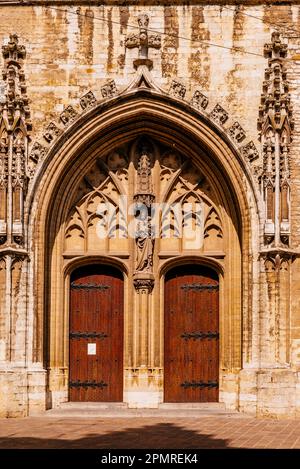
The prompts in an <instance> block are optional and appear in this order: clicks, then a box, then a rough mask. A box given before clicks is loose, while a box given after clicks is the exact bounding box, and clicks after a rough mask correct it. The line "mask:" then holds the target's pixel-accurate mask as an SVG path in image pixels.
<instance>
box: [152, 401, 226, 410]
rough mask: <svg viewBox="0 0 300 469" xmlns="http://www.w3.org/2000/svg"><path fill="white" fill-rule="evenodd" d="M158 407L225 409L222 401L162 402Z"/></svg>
mask: <svg viewBox="0 0 300 469" xmlns="http://www.w3.org/2000/svg"><path fill="white" fill-rule="evenodd" d="M158 408H159V409H177V410H182V409H197V410H225V404H223V402H163V403H162V404H159V406H158Z"/></svg>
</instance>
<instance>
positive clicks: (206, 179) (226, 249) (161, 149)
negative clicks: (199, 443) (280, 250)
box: [50, 135, 241, 407]
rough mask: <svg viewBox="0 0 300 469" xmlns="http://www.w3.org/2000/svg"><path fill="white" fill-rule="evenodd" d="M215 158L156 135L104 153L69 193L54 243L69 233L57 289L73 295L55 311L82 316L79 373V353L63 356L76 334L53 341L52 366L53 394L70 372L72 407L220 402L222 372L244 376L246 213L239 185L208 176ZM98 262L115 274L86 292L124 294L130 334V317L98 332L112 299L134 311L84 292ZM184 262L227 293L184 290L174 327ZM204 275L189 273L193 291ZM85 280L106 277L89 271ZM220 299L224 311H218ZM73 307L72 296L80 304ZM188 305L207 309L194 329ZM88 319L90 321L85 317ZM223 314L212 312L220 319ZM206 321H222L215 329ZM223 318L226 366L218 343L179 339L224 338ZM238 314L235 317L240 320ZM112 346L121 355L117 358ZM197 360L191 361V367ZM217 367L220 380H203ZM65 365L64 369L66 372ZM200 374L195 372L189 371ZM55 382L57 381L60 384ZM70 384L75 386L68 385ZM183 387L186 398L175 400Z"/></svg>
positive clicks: (55, 258) (76, 345)
mask: <svg viewBox="0 0 300 469" xmlns="http://www.w3.org/2000/svg"><path fill="white" fill-rule="evenodd" d="M205 158H206V155H205V153H204V152H202V150H201V149H199V147H198V149H197V154H195V155H192V156H191V155H190V154H189V153H187V152H186V153H185V151H184V150H183V149H182V150H179V148H178V149H177V148H176V147H174V145H172V143H171V144H170V145H167V144H166V143H163V142H161V141H159V140H158V139H154V138H152V137H150V136H149V135H140V136H138V137H137V138H135V139H132V140H127V141H125V142H124V143H123V144H122V145H119V146H116V147H115V148H114V149H112V150H110V151H109V152H107V153H106V154H105V153H102V154H101V149H100V150H99V147H98V150H95V153H94V156H93V159H91V163H89V165H86V168H85V170H84V171H83V170H80V171H78V172H76V178H77V179H76V180H74V177H71V178H70V183H67V185H66V187H65V188H64V191H65V193H68V197H67V198H65V199H64V200H65V206H63V211H62V218H61V221H60V223H59V225H58V226H57V228H55V229H54V228H53V230H52V233H53V232H55V230H56V232H57V235H56V236H55V237H54V238H53V246H52V248H51V256H52V270H51V272H52V274H51V275H52V279H53V280H54V279H55V278H56V280H55V282H56V284H57V285H59V284H64V285H65V289H63V288H62V289H58V290H57V292H56V295H55V297H54V302H55V304H57V309H59V307H58V305H61V304H63V303H64V304H65V307H66V312H65V315H64V317H65V318H66V320H68V316H69V313H70V319H69V321H70V325H71V330H70V334H71V336H70V344H71V347H70V363H69V361H66V359H65V357H68V355H69V354H68V346H64V347H63V348H62V346H61V344H65V343H67V344H68V342H69V340H68V339H69V337H67V336H66V335H65V336H64V335H63V331H66V330H67V327H65V326H64V327H61V328H58V327H57V329H56V330H55V331H56V332H55V333H53V334H52V342H51V347H50V363H53V365H52V366H51V367H50V368H51V372H50V382H51V383H53V389H54V388H55V387H56V388H57V387H58V386H57V375H58V374H59V373H61V370H62V369H66V370H68V369H69V368H70V370H69V381H70V394H69V398H70V399H72V400H107V401H108V400H115V401H117V400H119V401H120V400H122V399H123V400H124V401H125V402H128V403H129V405H130V406H132V407H145V406H146V407H153V406H154V407H155V406H157V405H158V403H159V402H163V400H166V401H216V400H218V397H219V395H220V396H221V392H222V387H221V384H220V383H219V362H220V365H221V366H222V369H223V370H224V369H226V367H228V368H231V369H232V368H233V367H236V368H238V367H239V366H240V322H239V319H238V318H239V311H240V284H239V282H233V281H232V278H233V276H234V278H238V276H239V275H240V274H239V272H240V268H241V265H240V244H239V238H238V227H237V226H236V219H237V217H236V215H235V214H234V212H233V213H231V211H233V210H234V208H233V207H234V204H233V203H232V201H231V196H230V194H229V193H226V194H223V193H221V191H222V190H224V191H226V188H227V187H228V186H227V185H226V184H219V181H220V180H221V178H222V176H221V175H218V177H216V176H215V174H214V173H213V172H211V173H210V171H209V170H208V168H207V166H205V165H203V166H202V161H204V159H205ZM209 161H211V160H209ZM71 179H72V180H71ZM217 182H218V187H216V183H217ZM68 184H70V186H68ZM62 220H63V222H62ZM233 259H234V262H233ZM91 264H95V265H98V266H99V265H102V266H103V269H104V270H103V271H101V272H100V271H99V273H98V274H97V275H96V277H95V278H92V277H91V278H90V280H88V281H86V280H84V281H83V280H81V277H80V276H79V277H78V279H79V280H78V281H79V283H81V282H83V283H93V284H94V283H95V284H96V283H97V282H98V281H99V282H100V283H101V284H102V283H103V284H105V285H108V286H110V287H111V288H120V289H121V288H122V289H123V291H124V327H123V326H121V322H122V321H121V318H120V321H119V319H118V320H117V319H116V318H112V319H111V320H112V321H113V324H114V325H111V324H110V323H109V321H108V318H107V317H103V318H102V317H101V321H100V322H99V323H97V319H96V316H95V318H94V319H95V321H96V322H95V323H94V322H93V321H94V319H93V315H94V314H95V313H96V311H97V309H98V310H99V311H100V313H101V314H102V312H103V314H104V311H102V306H101V305H102V303H103V302H104V303H105V301H107V308H108V309H107V311H106V312H107V313H108V314H109V315H110V314H111V313H109V309H110V308H111V311H113V310H114V308H115V307H119V308H120V309H119V310H118V311H119V313H120V314H121V315H122V310H121V303H120V302H119V303H118V301H119V300H118V301H117V297H120V294H121V293H120V290H118V293H116V294H114V293H112V296H111V292H112V290H111V289H110V290H108V289H106V290H101V289H96V288H95V289H91V291H88V289H87V290H85V289H84V288H83V287H82V288H81V287H79V288H78V286H76V282H77V280H76V282H75V277H74V275H75V274H72V272H74V271H75V272H78V271H76V269H77V268H79V267H80V268H81V267H82V266H87V265H91ZM178 264H185V265H191V264H193V266H194V265H198V266H200V265H201V266H202V267H201V269H200V270H199V272H198V274H197V275H200V277H201V275H202V276H205V275H206V277H207V278H206V280H205V279H204V277H203V278H202V277H201V278H200V277H199V279H198V280H199V282H202V281H203V282H204V283H205V282H206V283H207V282H208V283H213V284H215V282H216V278H220V292H219V293H217V290H216V291H215V290H212V291H211V292H209V293H208V291H206V292H205V291H192V290H185V289H183V288H181V286H183V285H179V284H178V288H179V290H180V294H181V295H182V298H181V299H180V298H179V297H178V296H177V297H176V298H177V300H176V301H178V305H177V306H178V308H179V309H178V308H177V307H176V308H177V309H176V317H177V319H176V320H175V319H174V321H175V322H174V321H173V322H172V318H171V317H169V316H168V315H167V311H169V309H170V308H171V309H172V308H173V307H175V305H173V303H172V301H174V300H175V297H174V298H172V297H170V295H169V293H168V291H169V288H173V287H171V284H172V282H173V280H171V279H170V276H169V274H168V272H169V271H170V269H171V270H172V268H173V267H176V266H177V265H178ZM108 266H115V267H117V268H118V269H120V271H122V272H123V275H124V284H123V286H121V284H122V282H121V280H118V286H114V285H113V284H111V283H109V282H111V281H112V279H111V280H109V278H108V277H106V278H105V281H104V280H103V279H102V277H101V276H102V275H104V274H106V275H109V272H110V270H109V269H111V267H110V268H109V267H108ZM205 266H206V267H205ZM209 266H210V268H212V269H213V271H214V272H217V273H216V274H214V275H215V276H214V275H213V274H209V275H208V274H207V272H210V270H209V269H208V267H209ZM191 268H194V267H191ZM105 269H107V270H105ZM203 269H204V270H203ZM205 269H206V270H205ZM207 269H208V270H207ZM193 272H194V271H192V270H191V271H190V272H189V270H188V269H187V271H186V274H187V275H190V276H192V277H191V278H190V280H191V281H192V282H194V280H195V282H196V283H198V280H197V279H196V277H197V275H196V274H195V275H196V277H195V278H194V277H193V275H194V273H193ZM76 275H77V274H76ZM78 275H79V274H78ZM80 275H81V274H80ZM82 275H83V274H82ZM84 275H94V274H93V271H89V273H86V272H85V274H84ZM207 275H208V276H207ZM165 276H166V290H165ZM176 278H177V277H176ZM185 280H186V282H185ZM114 281H116V280H115V279H114ZM178 281H179V280H178V279H177V280H176V282H178ZM74 282H75V283H74ZM184 282H185V283H189V279H185V278H184ZM217 283H218V282H217ZM70 284H71V291H70V294H69V292H68V291H69V286H70ZM229 286H230V288H229ZM213 288H214V286H213ZM229 290H230V291H229ZM64 291H65V293H63V292H64ZM164 291H165V292H166V298H165V300H164ZM219 294H220V310H219V311H218V307H217V303H216V302H217V298H218V295H219ZM63 295H64V296H63ZM168 295H169V299H167V298H168ZM210 295H211V296H210ZM216 295H217V296H216ZM64 298H70V300H71V304H69V302H68V301H67V300H65V299H64ZM186 298H194V300H195V304H194V305H193V306H192V308H194V309H195V311H193V314H192V315H194V319H193V320H191V322H190V323H186V322H185V319H184V317H185V316H187V315H190V312H189V311H187V310H186V308H187V307H188V306H186V305H185V299H186ZM194 300H193V301H194ZM206 300H207V301H206ZM211 300H213V301H214V302H215V303H213V304H212V305H210V303H209V302H210V301H211ZM110 301H112V303H110ZM115 301H116V302H117V303H118V304H117V303H115ZM203 301H204V303H205V302H207V305H206V306H207V308H208V309H207V311H206V310H204V309H205V304H204V303H203V305H202V302H203ZM98 303H99V305H100V306H99V307H98ZM104 303H103V304H104ZM168 303H169V304H168ZM55 304H54V303H53V311H54V312H53V315H52V318H53V322H52V324H53V325H54V324H59V321H60V323H61V321H62V319H61V318H62V317H61V316H60V317H59V319H58V322H55V310H56V308H55ZM179 305H180V307H179ZM85 308H88V309H89V314H90V315H91V317H90V319H89V320H90V321H91V322H89V323H87V322H85V321H86V316H85V315H86V314H87V310H85ZM203 308H204V309H203ZM81 309H82V311H83V313H82V318H80V317H79V315H78V314H77V313H76V310H80V311H81ZM164 309H165V310H166V316H164ZM196 309H197V312H199V313H200V310H201V311H202V313H203V315H202V317H201V318H198V317H196V313H197V312H196ZM211 309H212V313H210V312H209V311H210V310H211ZM225 311H226V315H225ZM119 313H118V314H119ZM206 314H209V315H210V318H209V319H208V318H206V316H205V315H206ZM218 314H219V315H220V328H221V329H220V330H221V331H222V334H221V335H220V351H221V353H220V357H219V355H218V350H219V340H218V337H217V335H216V336H215V337H210V336H209V337H207V338H204V337H197V338H196V337H192V338H191V339H188V338H187V337H186V338H181V337H179V338H178V335H179V336H181V335H182V334H183V335H184V334H185V333H186V334H187V335H188V334H190V333H194V332H196V333H198V332H199V331H200V332H203V333H205V334H208V333H210V332H212V333H213V334H218V330H219V329H218ZM233 315H234V318H235V319H234V320H230V317H233ZM212 316H214V318H213V317H212ZM74 321H78V323H77V322H74ZM81 321H82V322H81ZM115 321H116V324H115ZM202 321H204V322H202ZM205 321H206V322H207V323H206V322H205ZM208 321H212V323H209V322H208ZM111 327H112V328H113V332H112V329H111ZM178 328H179V329H178ZM233 328H234V330H233ZM164 331H165V339H164ZM167 331H168V332H169V334H168V332H167ZM91 334H92V335H91ZM93 334H96V336H95V337H94V336H93ZM97 334H104V335H105V337H100V336H99V337H98V336H97ZM172 334H173V336H172ZM232 334H234V340H238V343H236V344H235V348H234V351H235V355H233V354H232V351H233V349H232V347H230V346H229V344H227V342H226V341H228V342H229V340H230V341H232V340H233V338H232V337H233V336H232ZM106 335H107V336H108V337H106ZM164 340H165V345H164ZM174 340H175V342H176V341H177V342H178V340H179V343H177V342H176V347H182V350H181V352H180V351H179V348H178V353H179V355H178V357H175V358H174V357H173V356H172V354H171V353H169V352H168V350H169V349H170V346H171V344H172V347H173V345H174V344H173V342H174ZM56 341H57V343H58V344H60V345H59V346H58V347H55V343H56ZM110 341H113V342H112V343H111V344H112V345H113V344H115V345H116V347H117V348H115V349H114V348H113V349H112V350H111V351H110V349H109V347H110ZM168 341H169V342H168ZM88 343H90V344H93V343H94V344H96V355H88V347H89V346H88ZM92 347H93V346H92V345H90V347H89V349H90V351H91V353H94V352H93V350H92ZM103 347H104V348H103ZM121 347H123V349H122V353H123V356H124V360H123V361H122V357H121V350H120V348H121ZM186 350H189V351H190V355H189V356H188V357H183V355H182V356H181V355H180V354H181V353H183V354H185V351H186ZM204 350H205V353H206V355H205V356H204V355H203V353H204V352H203V351H204ZM236 350H237V351H238V352H236ZM103 351H104V352H105V353H104V355H103ZM51 353H52V356H51ZM54 353H55V354H56V355H54ZM235 357H236V359H235ZM187 359H188V360H190V361H189V365H188V366H187V363H186V360H187ZM77 360H79V361H78V362H77ZM97 360H98V362H97ZM101 360H104V361H106V363H108V362H112V363H113V367H114V372H113V374H114V377H113V378H112V376H110V375H109V373H110V371H111V370H109V369H105V366H106V365H105V363H104V362H103V361H101ZM115 360H117V362H115ZM170 360H175V361H176V360H177V363H176V366H177V368H178V369H177V371H176V373H177V372H178V373H179V371H180V373H181V374H180V373H179V374H178V377H177V378H178V379H179V380H180V382H179V381H178V383H177V381H176V380H175V379H174V373H175V372H174V367H175V365H174V366H173V365H172V362H171V361H170ZM191 360H192V361H191ZM207 360H208V362H207V363H209V364H210V368H211V372H212V375H210V374H209V373H206V372H204V371H203V370H204V366H206V365H204V363H205V362H206V361H207ZM209 360H212V361H211V362H209ZM122 362H123V365H121V363H122ZM59 363H63V365H62V366H61V367H60V369H59V371H55V370H57V368H56V367H57V364H59ZM77 363H79V364H80V367H78V366H77ZM173 363H175V362H173ZM93 366H94V368H93ZM122 366H123V368H122ZM199 366H200V368H199ZM89 367H90V368H89ZM97 367H98V368H97ZM188 367H189V370H190V371H188V372H187V369H188ZM164 368H165V370H164ZM184 369H185V371H184V372H183V370H184ZM54 373H56V374H54ZM51 376H54V377H53V379H51ZM177 378H176V379H177ZM112 379H114V380H115V384H114V386H115V388H116V389H115V390H114V392H113V391H112V390H111V388H110V382H112V381H111V380H112ZM55 380H56V381H55ZM62 381H63V382H66V380H65V378H63V380H62ZM175 381H176V384H175ZM123 382H124V391H123V396H122V383H123ZM220 382H222V381H220ZM101 383H102V384H103V386H101ZM164 383H165V390H164ZM203 383H204V384H203ZM93 384H94V386H92V385H93ZM90 385H91V386H90ZM106 385H107V386H106ZM181 385H182V386H181ZM176 386H177V388H178V389H177V390H176V391H175V387H176ZM178 386H179V387H178ZM60 389H61V388H60ZM164 392H165V396H164ZM56 395H57V396H58V398H57V400H58V401H59V402H61V400H65V399H66V397H67V396H66V394H65V395H64V394H63V393H62V392H61V394H59V393H57V394H55V391H52V397H53V396H54V397H55V396H56ZM61 396H65V397H61Z"/></svg>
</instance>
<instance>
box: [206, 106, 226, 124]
mask: <svg viewBox="0 0 300 469" xmlns="http://www.w3.org/2000/svg"><path fill="white" fill-rule="evenodd" d="M210 117H211V119H213V120H214V121H215V122H217V123H218V124H221V125H223V124H225V122H226V121H227V119H228V113H227V112H226V111H225V109H223V108H222V106H220V104H216V106H215V107H214V109H213V110H212V111H211V113H210Z"/></svg>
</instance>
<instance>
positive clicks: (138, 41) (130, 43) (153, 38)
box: [125, 14, 161, 70]
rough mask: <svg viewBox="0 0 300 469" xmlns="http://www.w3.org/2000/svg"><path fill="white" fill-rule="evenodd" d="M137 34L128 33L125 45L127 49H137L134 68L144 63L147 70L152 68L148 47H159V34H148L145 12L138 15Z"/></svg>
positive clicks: (147, 21)
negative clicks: (137, 54) (137, 53)
mask: <svg viewBox="0 0 300 469" xmlns="http://www.w3.org/2000/svg"><path fill="white" fill-rule="evenodd" d="M138 25H139V34H130V35H129V36H127V37H126V40H125V47H126V48H127V49H135V48H138V49H139V56H138V59H136V60H134V62H133V65H134V68H135V69H137V68H138V67H139V66H140V65H145V66H146V67H148V69H149V70H151V69H152V68H153V61H152V60H150V59H149V58H148V53H149V49H151V48H152V49H160V48H161V37H160V35H159V34H148V26H149V17H148V15H146V14H143V15H139V17H138Z"/></svg>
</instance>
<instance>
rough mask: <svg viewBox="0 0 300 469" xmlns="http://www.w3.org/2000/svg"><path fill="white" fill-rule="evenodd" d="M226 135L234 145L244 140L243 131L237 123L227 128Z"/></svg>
mask: <svg viewBox="0 0 300 469" xmlns="http://www.w3.org/2000/svg"><path fill="white" fill-rule="evenodd" d="M228 134H229V135H230V137H231V138H232V140H234V142H235V143H241V142H242V141H243V140H244V139H245V138H246V134H245V131H244V129H243V128H242V127H241V125H240V124H239V123H238V122H234V124H232V126H231V127H229V129H228Z"/></svg>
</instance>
